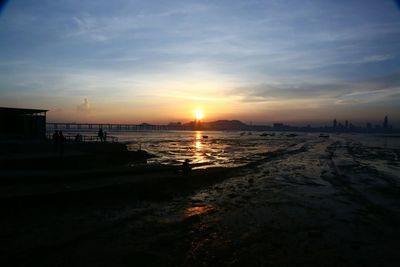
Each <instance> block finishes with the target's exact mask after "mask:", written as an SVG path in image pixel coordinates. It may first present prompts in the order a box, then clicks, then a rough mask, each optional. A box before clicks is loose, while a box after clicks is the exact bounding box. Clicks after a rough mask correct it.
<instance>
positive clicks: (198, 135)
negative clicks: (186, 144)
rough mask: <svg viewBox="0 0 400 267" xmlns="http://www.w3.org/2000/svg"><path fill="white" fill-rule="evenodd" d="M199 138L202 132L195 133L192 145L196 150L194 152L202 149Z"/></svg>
mask: <svg viewBox="0 0 400 267" xmlns="http://www.w3.org/2000/svg"><path fill="white" fill-rule="evenodd" d="M201 138H202V132H200V131H197V132H196V139H195V143H194V147H195V148H196V150H201V148H202V143H201Z"/></svg>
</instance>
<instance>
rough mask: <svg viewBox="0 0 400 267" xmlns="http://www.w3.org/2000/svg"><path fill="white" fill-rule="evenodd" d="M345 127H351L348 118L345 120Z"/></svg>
mask: <svg viewBox="0 0 400 267" xmlns="http://www.w3.org/2000/svg"><path fill="white" fill-rule="evenodd" d="M345 127H346V129H348V128H349V121H348V120H346V122H345Z"/></svg>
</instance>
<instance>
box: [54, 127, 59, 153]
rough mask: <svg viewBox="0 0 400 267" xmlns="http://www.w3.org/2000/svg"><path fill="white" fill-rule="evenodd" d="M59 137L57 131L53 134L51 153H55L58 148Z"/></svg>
mask: <svg viewBox="0 0 400 267" xmlns="http://www.w3.org/2000/svg"><path fill="white" fill-rule="evenodd" d="M59 141H60V136H59V135H58V131H55V132H54V133H53V152H54V153H57V151H58V146H59V144H58V143H59Z"/></svg>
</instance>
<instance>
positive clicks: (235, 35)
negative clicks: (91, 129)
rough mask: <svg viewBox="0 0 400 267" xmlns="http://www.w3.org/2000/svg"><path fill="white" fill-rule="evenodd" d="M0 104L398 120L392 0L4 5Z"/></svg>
mask: <svg viewBox="0 0 400 267" xmlns="http://www.w3.org/2000/svg"><path fill="white" fill-rule="evenodd" d="M0 48H1V49H0V96H1V97H0V106H18V107H32V108H34V107H37V108H47V109H50V112H49V119H50V120H53V121H57V120H58V121H100V122H108V121H112V122H132V123H139V122H142V121H148V122H169V121H177V120H180V121H186V120H189V119H191V117H192V111H193V110H194V109H203V110H204V112H205V114H206V116H205V118H206V119H208V120H211V119H221V118H226V119H241V120H243V121H245V122H249V121H253V123H271V122H273V121H285V122H288V123H300V124H301V123H306V122H307V123H308V122H310V123H324V122H327V123H329V122H330V121H331V120H332V119H333V118H334V117H337V118H338V119H343V120H344V119H351V120H354V121H356V122H357V121H359V122H360V123H361V122H362V123H364V122H365V121H377V122H380V121H381V120H382V119H383V116H384V115H385V114H388V115H389V118H391V119H392V121H393V122H394V123H397V124H398V123H400V107H399V104H398V103H400V101H399V100H400V10H399V8H398V6H397V5H396V3H395V2H394V1H389V0H387V1H385V0H382V1H361V0H360V1H322V0H321V1H251V0H248V1H232V0H231V1H188V0H185V1H103V0H100V1H77V0H76V1H75V0H67V1H56V0H52V1H29V0H24V1H22V0H20V1H18V0H17V1H12V0H11V1H8V3H7V4H6V5H5V7H4V8H3V10H2V12H1V14H0Z"/></svg>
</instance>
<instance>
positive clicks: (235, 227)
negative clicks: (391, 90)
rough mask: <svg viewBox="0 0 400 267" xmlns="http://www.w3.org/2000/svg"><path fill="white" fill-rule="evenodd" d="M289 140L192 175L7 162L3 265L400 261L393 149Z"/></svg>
mask: <svg viewBox="0 0 400 267" xmlns="http://www.w3.org/2000/svg"><path fill="white" fill-rule="evenodd" d="M293 142H296V143H297V144H296V145H294V146H293V145H291V146H288V147H287V148H286V149H282V150H279V151H276V152H273V153H268V154H264V155H263V157H262V160H260V161H258V162H254V163H251V164H249V165H246V166H243V167H239V168H231V169H228V168H215V169H207V170H196V171H194V172H193V173H192V174H191V175H189V176H183V175H182V174H177V173H175V172H174V170H173V169H172V168H169V167H149V166H145V165H140V166H136V167H134V168H130V167H128V166H127V165H124V166H120V167H118V168H117V167H116V166H113V165H109V166H107V165H106V164H104V162H103V163H102V164H101V165H102V167H103V168H101V169H99V167H98V166H97V168H93V169H90V170H82V169H79V168H78V169H77V170H74V169H72V170H67V171H62V172H61V171H59V170H57V168H54V169H53V170H36V171H34V172H33V171H29V170H25V172H24V171H23V170H21V171H19V172H14V173H12V174H11V173H10V170H8V172H7V170H4V171H2V179H3V181H5V182H3V183H2V184H1V186H0V196H1V199H0V200H1V204H0V207H1V214H2V219H1V224H0V243H1V251H0V265H1V266H398V264H399V262H400V253H399V248H400V244H399V242H400V227H399V225H400V190H399V179H400V178H399V170H400V166H399V156H400V151H399V150H398V149H393V148H390V147H379V146H376V147H374V146H368V147H367V146H365V145H363V144H361V143H360V142H358V141H357V140H356V139H354V138H353V139H351V138H348V137H342V136H336V137H331V138H329V139H321V138H320V139H311V138H309V139H304V138H298V139H295V140H291V143H293ZM52 176H54V177H55V178H54V179H51V177H52ZM7 177H13V178H8V179H6V178H7ZM33 179H35V180H34V181H35V182H33ZM15 181H18V182H15ZM36 181H39V182H36Z"/></svg>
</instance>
